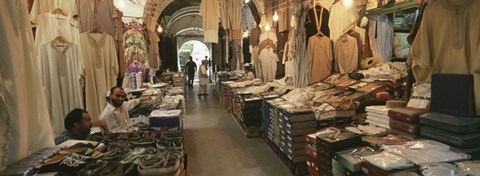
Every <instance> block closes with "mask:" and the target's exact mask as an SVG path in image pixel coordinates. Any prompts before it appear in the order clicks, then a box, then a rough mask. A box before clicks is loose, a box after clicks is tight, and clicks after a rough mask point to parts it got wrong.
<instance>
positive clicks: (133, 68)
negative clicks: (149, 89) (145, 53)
mask: <svg viewBox="0 0 480 176" xmlns="http://www.w3.org/2000/svg"><path fill="white" fill-rule="evenodd" d="M138 72H142V75H143V80H145V78H146V77H147V68H146V67H145V65H143V64H142V63H140V62H133V63H131V64H129V65H128V67H127V73H138Z"/></svg>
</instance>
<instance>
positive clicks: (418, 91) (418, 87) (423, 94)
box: [407, 83, 432, 110]
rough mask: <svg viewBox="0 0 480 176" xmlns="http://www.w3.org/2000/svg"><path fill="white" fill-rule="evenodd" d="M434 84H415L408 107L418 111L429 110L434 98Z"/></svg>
mask: <svg viewBox="0 0 480 176" xmlns="http://www.w3.org/2000/svg"><path fill="white" fill-rule="evenodd" d="M431 88H432V84H430V83H415V84H413V88H412V89H413V93H412V96H411V97H410V101H408V104H407V107H410V108H416V109H427V110H428V109H429V108H430V101H431V98H432V89H431Z"/></svg>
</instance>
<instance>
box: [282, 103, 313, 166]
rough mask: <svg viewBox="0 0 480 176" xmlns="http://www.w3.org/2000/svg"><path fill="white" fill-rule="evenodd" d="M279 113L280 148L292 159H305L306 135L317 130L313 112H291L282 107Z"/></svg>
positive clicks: (299, 160) (297, 160)
mask: <svg viewBox="0 0 480 176" xmlns="http://www.w3.org/2000/svg"><path fill="white" fill-rule="evenodd" d="M279 114H280V118H279V119H278V122H279V126H280V133H281V136H280V138H281V139H280V150H282V151H283V152H284V153H285V154H286V155H287V156H288V158H290V160H292V161H295V162H301V161H305V160H306V156H305V146H306V145H307V143H306V140H305V135H307V134H309V133H311V132H313V131H315V130H316V127H317V122H316V121H315V118H314V115H313V112H311V111H306V112H296V113H291V112H288V111H285V110H283V109H281V110H280V113H279Z"/></svg>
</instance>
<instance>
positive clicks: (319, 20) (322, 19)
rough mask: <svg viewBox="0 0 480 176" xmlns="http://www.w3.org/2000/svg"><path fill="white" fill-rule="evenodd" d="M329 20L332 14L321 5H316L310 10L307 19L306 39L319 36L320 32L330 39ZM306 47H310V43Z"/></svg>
mask: <svg viewBox="0 0 480 176" xmlns="http://www.w3.org/2000/svg"><path fill="white" fill-rule="evenodd" d="M329 19H330V12H328V11H327V10H326V9H325V8H323V7H322V6H320V5H316V6H314V7H313V8H312V9H310V10H308V14H307V17H306V18H305V29H306V30H307V36H306V38H307V39H309V38H310V37H311V36H314V35H316V34H318V31H319V30H320V32H322V34H323V35H325V36H327V37H330V29H329V26H328V20H329ZM319 26H320V27H319ZM306 46H308V41H307V45H306Z"/></svg>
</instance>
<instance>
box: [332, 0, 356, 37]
mask: <svg viewBox="0 0 480 176" xmlns="http://www.w3.org/2000/svg"><path fill="white" fill-rule="evenodd" d="M331 9H332V10H331V11H330V18H329V20H328V27H329V28H330V39H332V40H333V41H334V42H335V41H337V39H338V38H339V37H340V36H341V35H342V34H343V33H344V32H343V31H344V30H345V28H347V27H348V26H349V25H351V24H352V23H353V22H354V21H355V20H357V19H358V14H357V13H356V11H355V10H353V9H347V8H346V7H345V6H344V5H343V2H341V1H340V2H337V3H335V4H333V5H332V8H331Z"/></svg>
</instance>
